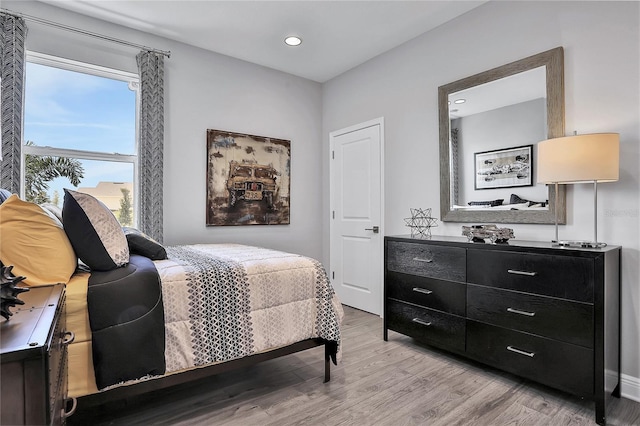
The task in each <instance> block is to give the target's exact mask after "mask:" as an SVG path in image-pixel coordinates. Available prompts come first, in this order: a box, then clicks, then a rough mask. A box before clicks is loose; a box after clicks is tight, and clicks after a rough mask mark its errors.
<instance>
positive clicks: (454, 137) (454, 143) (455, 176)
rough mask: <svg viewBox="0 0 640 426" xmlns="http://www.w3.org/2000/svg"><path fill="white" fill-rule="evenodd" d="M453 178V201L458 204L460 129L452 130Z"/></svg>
mask: <svg viewBox="0 0 640 426" xmlns="http://www.w3.org/2000/svg"><path fill="white" fill-rule="evenodd" d="M451 176H453V182H451V186H452V187H453V194H451V195H452V201H453V204H456V205H457V204H458V129H457V128H456V129H451Z"/></svg>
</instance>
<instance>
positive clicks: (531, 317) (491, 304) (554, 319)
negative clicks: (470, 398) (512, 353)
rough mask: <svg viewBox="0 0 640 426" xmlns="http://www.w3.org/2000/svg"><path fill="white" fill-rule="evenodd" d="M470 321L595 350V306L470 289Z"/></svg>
mask: <svg viewBox="0 0 640 426" xmlns="http://www.w3.org/2000/svg"><path fill="white" fill-rule="evenodd" d="M467 317H468V318H470V319H474V320H478V321H482V322H486V323H489V324H494V325H499V326H502V327H505V328H511V329H514V330H520V331H526V332H529V333H533V334H538V335H540V336H544V337H550V338H552V339H557V340H561V341H563V342H567V343H573V344H575V345H580V346H585V347H588V348H593V305H591V304H588V303H578V302H570V301H567V300H563V299H556V298H553V297H545V296H536V295H532V294H526V293H520V292H517V291H511V290H503V289H499V288H491V287H480V286H475V285H469V286H468V287H467Z"/></svg>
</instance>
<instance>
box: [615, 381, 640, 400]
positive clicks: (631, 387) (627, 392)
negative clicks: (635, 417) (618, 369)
mask: <svg viewBox="0 0 640 426" xmlns="http://www.w3.org/2000/svg"><path fill="white" fill-rule="evenodd" d="M620 395H621V396H622V397H623V398H627V399H631V400H633V401H636V402H640V378H638V377H633V376H629V375H627V374H620Z"/></svg>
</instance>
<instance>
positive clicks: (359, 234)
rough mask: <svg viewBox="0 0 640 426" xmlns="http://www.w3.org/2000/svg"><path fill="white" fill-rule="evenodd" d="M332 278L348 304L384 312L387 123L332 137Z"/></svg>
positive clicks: (353, 127)
mask: <svg viewBox="0 0 640 426" xmlns="http://www.w3.org/2000/svg"><path fill="white" fill-rule="evenodd" d="M329 137H330V144H331V160H330V170H331V213H330V214H331V219H330V223H331V226H330V228H331V230H330V269H331V272H330V274H329V275H330V277H331V279H332V283H333V287H334V288H335V290H336V292H337V294H338V297H339V298H340V301H341V302H342V303H344V304H345V305H348V306H352V307H354V308H358V309H362V310H364V311H367V312H371V313H374V314H378V315H380V314H381V313H382V276H383V265H382V250H383V232H382V219H383V217H382V216H383V214H382V205H383V204H382V155H381V152H382V144H383V120H382V119H377V120H374V121H371V122H367V123H363V124H360V125H356V126H352V127H349V128H348V129H343V130H339V131H336V132H331V134H330V136H329Z"/></svg>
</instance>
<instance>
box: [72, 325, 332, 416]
mask: <svg viewBox="0 0 640 426" xmlns="http://www.w3.org/2000/svg"><path fill="white" fill-rule="evenodd" d="M322 345H324V383H327V382H328V381H329V380H331V362H330V361H331V344H330V343H329V342H327V341H325V340H324V339H320V338H314V339H307V340H303V341H300V342H296V343H293V344H291V345H288V346H283V347H281V348H277V349H273V350H270V351H267V352H260V353H257V354H253V355H249V356H246V357H242V358H238V359H233V360H231V361H226V362H221V363H218V364H213V365H209V366H207V367H202V368H195V369H193V370H187V371H184V372H182V373H176V374H170V375H168V376H164V377H159V378H157V379H151V380H145V381H142V382H139V383H136V384H133V385H125V386H120V387H117V388H113V389H109V390H106V391H102V392H98V393H94V394H91V395H86V396H81V397H79V398H78V399H77V401H75V400H74V401H73V406H74V407H73V408H72V409H71V410H70V411H69V413H68V414H67V415H66V416H67V417H68V416H71V415H72V414H73V412H75V408H76V406H79V405H82V408H83V409H85V408H87V407H93V406H97V405H102V404H105V403H107V402H111V401H115V400H119V399H125V398H129V397H134V396H138V395H141V394H144V393H147V392H152V391H155V390H160V389H165V388H168V387H170V386H175V385H179V384H182V383H187V382H191V381H195V380H198V379H202V378H205V377H210V376H213V375H216V374H220V373H224V372H226V371H232V370H237V369H239V368H245V367H249V366H252V365H255V364H258V363H260V362H263V361H268V360H270V359H274V358H279V357H282V356H286V355H290V354H293V353H296V352H300V351H304V350H307V349H311V348H315V347H318V346H322Z"/></svg>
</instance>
